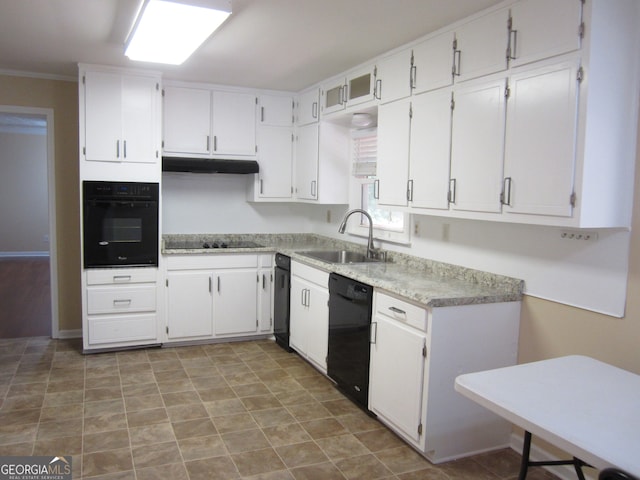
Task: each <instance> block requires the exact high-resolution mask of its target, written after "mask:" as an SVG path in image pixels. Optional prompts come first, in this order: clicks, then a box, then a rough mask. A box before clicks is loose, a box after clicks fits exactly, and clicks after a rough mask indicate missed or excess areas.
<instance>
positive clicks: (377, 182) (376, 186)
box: [373, 178, 380, 200]
mask: <svg viewBox="0 0 640 480" xmlns="http://www.w3.org/2000/svg"><path fill="white" fill-rule="evenodd" d="M373 198H375V199H376V200H379V199H380V179H379V178H376V179H375V180H374V181H373Z"/></svg>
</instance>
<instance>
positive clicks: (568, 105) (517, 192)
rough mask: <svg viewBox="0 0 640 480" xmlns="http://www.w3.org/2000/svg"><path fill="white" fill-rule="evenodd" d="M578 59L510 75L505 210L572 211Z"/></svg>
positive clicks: (549, 213)
mask: <svg viewBox="0 0 640 480" xmlns="http://www.w3.org/2000/svg"><path fill="white" fill-rule="evenodd" d="M577 72H578V64H577V61H574V62H564V63H560V64H557V65H549V66H546V67H543V68H536V69H534V70H531V71H526V72H521V73H518V74H517V75H513V76H512V77H511V80H510V85H509V88H510V90H511V94H510V97H509V99H508V100H507V131H506V145H505V165H504V175H505V187H504V188H505V198H504V202H505V207H504V211H505V212H512V213H529V214H537V215H554V216H566V217H570V216H571V214H572V207H571V195H572V193H573V180H574V164H575V155H576V153H575V141H576V118H577V103H578V80H577Z"/></svg>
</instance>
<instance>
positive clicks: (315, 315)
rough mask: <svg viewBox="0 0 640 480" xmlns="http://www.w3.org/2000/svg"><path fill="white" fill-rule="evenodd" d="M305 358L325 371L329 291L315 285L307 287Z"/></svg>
mask: <svg viewBox="0 0 640 480" xmlns="http://www.w3.org/2000/svg"><path fill="white" fill-rule="evenodd" d="M307 288H308V290H309V291H308V294H307V308H308V310H309V311H308V314H309V317H308V320H307V321H308V324H307V336H308V340H307V356H308V357H309V360H312V361H313V362H315V363H316V364H317V365H319V366H320V367H321V369H322V370H323V371H325V372H326V371H327V348H328V345H329V290H328V289H327V288H322V287H319V286H317V285H315V284H309V285H308V287H307Z"/></svg>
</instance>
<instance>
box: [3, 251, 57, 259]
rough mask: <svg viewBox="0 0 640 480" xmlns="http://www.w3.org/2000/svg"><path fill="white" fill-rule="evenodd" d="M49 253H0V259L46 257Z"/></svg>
mask: <svg viewBox="0 0 640 480" xmlns="http://www.w3.org/2000/svg"><path fill="white" fill-rule="evenodd" d="M48 256H49V251H48V250H45V251H43V252H0V258H14V257H48Z"/></svg>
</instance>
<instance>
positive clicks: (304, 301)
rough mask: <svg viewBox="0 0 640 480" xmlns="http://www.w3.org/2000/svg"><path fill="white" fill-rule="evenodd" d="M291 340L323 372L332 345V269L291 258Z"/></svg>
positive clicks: (292, 345)
mask: <svg viewBox="0 0 640 480" xmlns="http://www.w3.org/2000/svg"><path fill="white" fill-rule="evenodd" d="M289 344H290V345H291V347H292V348H293V349H294V350H295V351H296V352H298V353H299V354H300V355H302V356H303V357H305V358H306V359H307V360H309V361H310V362H311V363H312V364H313V365H314V366H316V367H317V368H318V369H319V370H320V371H322V372H323V373H327V349H328V345H329V273H328V272H325V271H323V270H319V269H317V268H313V267H310V266H308V265H305V264H302V263H299V262H296V261H292V262H291V323H290V337H289Z"/></svg>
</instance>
